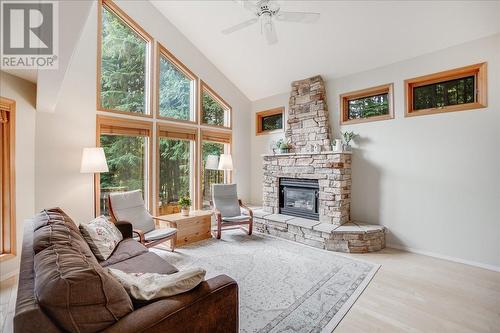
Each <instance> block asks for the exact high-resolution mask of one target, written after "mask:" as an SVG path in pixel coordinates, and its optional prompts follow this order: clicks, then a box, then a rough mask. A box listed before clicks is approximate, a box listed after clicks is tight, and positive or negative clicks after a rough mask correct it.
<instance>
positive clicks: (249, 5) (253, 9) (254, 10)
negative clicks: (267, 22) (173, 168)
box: [241, 0, 259, 14]
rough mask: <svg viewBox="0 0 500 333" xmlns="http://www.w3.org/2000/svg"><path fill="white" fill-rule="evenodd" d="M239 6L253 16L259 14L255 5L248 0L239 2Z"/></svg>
mask: <svg viewBox="0 0 500 333" xmlns="http://www.w3.org/2000/svg"><path fill="white" fill-rule="evenodd" d="M241 4H242V6H243V8H245V9H246V10H249V11H251V12H252V13H254V14H257V13H258V12H259V8H258V7H257V5H256V4H255V3H253V2H251V1H249V0H241Z"/></svg>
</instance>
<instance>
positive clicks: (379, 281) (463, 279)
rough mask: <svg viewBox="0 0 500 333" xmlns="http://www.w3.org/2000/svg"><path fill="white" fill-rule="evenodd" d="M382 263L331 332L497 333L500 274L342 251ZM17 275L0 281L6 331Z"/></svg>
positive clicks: (0, 323) (0, 320)
mask: <svg viewBox="0 0 500 333" xmlns="http://www.w3.org/2000/svg"><path fill="white" fill-rule="evenodd" d="M348 256H352V257H355V258H359V259H363V260H368V261H372V262H376V263H379V264H381V265H382V267H381V268H380V269H379V271H378V272H377V274H376V275H375V277H374V278H373V280H372V281H371V283H370V284H369V285H368V287H367V288H366V290H365V291H364V292H363V294H362V295H361V296H360V297H359V299H358V300H357V301H356V303H354V306H353V307H352V308H351V310H350V311H349V312H348V313H347V315H346V316H345V317H344V319H343V320H342V321H341V322H340V324H339V325H338V326H337V329H336V330H335V333H339V332H340V333H356V332H363V333H364V332H370V333H372V332H383V333H389V332H425V333H441V332H453V333H460V332H477V333H480V332H496V333H498V332H500V273H498V272H492V271H488V270H485V269H481V268H476V267H472V266H468V265H463V264H458V263H454V262H450V261H446V260H441V259H435V258H431V257H427V256H423V255H419V254H412V253H408V252H403V251H399V250H394V249H384V250H382V251H380V252H378V253H370V254H358V255H348ZM16 292H17V277H14V278H11V279H8V280H5V281H3V282H1V283H0V309H1V313H0V328H2V327H3V332H4V333H11V332H12V316H13V311H14V306H15V295H16Z"/></svg>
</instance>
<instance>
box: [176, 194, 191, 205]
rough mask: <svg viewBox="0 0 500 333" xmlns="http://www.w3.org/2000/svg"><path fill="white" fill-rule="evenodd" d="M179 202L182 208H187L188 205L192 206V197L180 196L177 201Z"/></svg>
mask: <svg viewBox="0 0 500 333" xmlns="http://www.w3.org/2000/svg"><path fill="white" fill-rule="evenodd" d="M177 204H178V205H179V206H180V207H181V208H187V207H190V206H191V198H189V197H188V196H185V195H183V196H181V197H180V198H179V201H178V202H177Z"/></svg>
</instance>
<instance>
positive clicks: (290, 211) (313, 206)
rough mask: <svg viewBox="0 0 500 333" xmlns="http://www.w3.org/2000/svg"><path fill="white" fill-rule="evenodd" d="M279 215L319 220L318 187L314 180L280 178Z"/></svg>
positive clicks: (316, 181)
mask: <svg viewBox="0 0 500 333" xmlns="http://www.w3.org/2000/svg"><path fill="white" fill-rule="evenodd" d="M279 183H280V192H279V193H280V195H279V203H280V209H279V210H280V213H281V214H285V215H292V216H297V217H303V218H307V219H311V220H319V211H318V208H319V207H318V202H319V200H318V198H319V185H318V180H316V179H297V178H280V181H279Z"/></svg>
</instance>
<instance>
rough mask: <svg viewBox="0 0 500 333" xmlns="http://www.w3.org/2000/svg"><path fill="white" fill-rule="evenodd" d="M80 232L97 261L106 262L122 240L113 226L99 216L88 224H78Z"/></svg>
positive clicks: (120, 234) (118, 231)
mask: <svg viewBox="0 0 500 333" xmlns="http://www.w3.org/2000/svg"><path fill="white" fill-rule="evenodd" d="M80 232H81V233H82V236H83V238H85V240H86V241H87V243H88V244H89V246H90V249H91V250H92V252H93V253H94V255H95V256H96V258H97V259H98V260H101V261H102V260H106V259H108V258H109V256H110V255H111V253H113V251H114V250H115V247H116V246H117V245H118V243H120V242H121V241H122V239H123V236H122V233H121V232H120V230H118V228H117V227H116V226H115V224H114V223H113V222H111V221H109V220H108V219H107V218H106V217H105V216H104V215H101V216H99V217H97V218H95V219H94V220H92V221H90V222H89V223H81V224H80Z"/></svg>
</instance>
